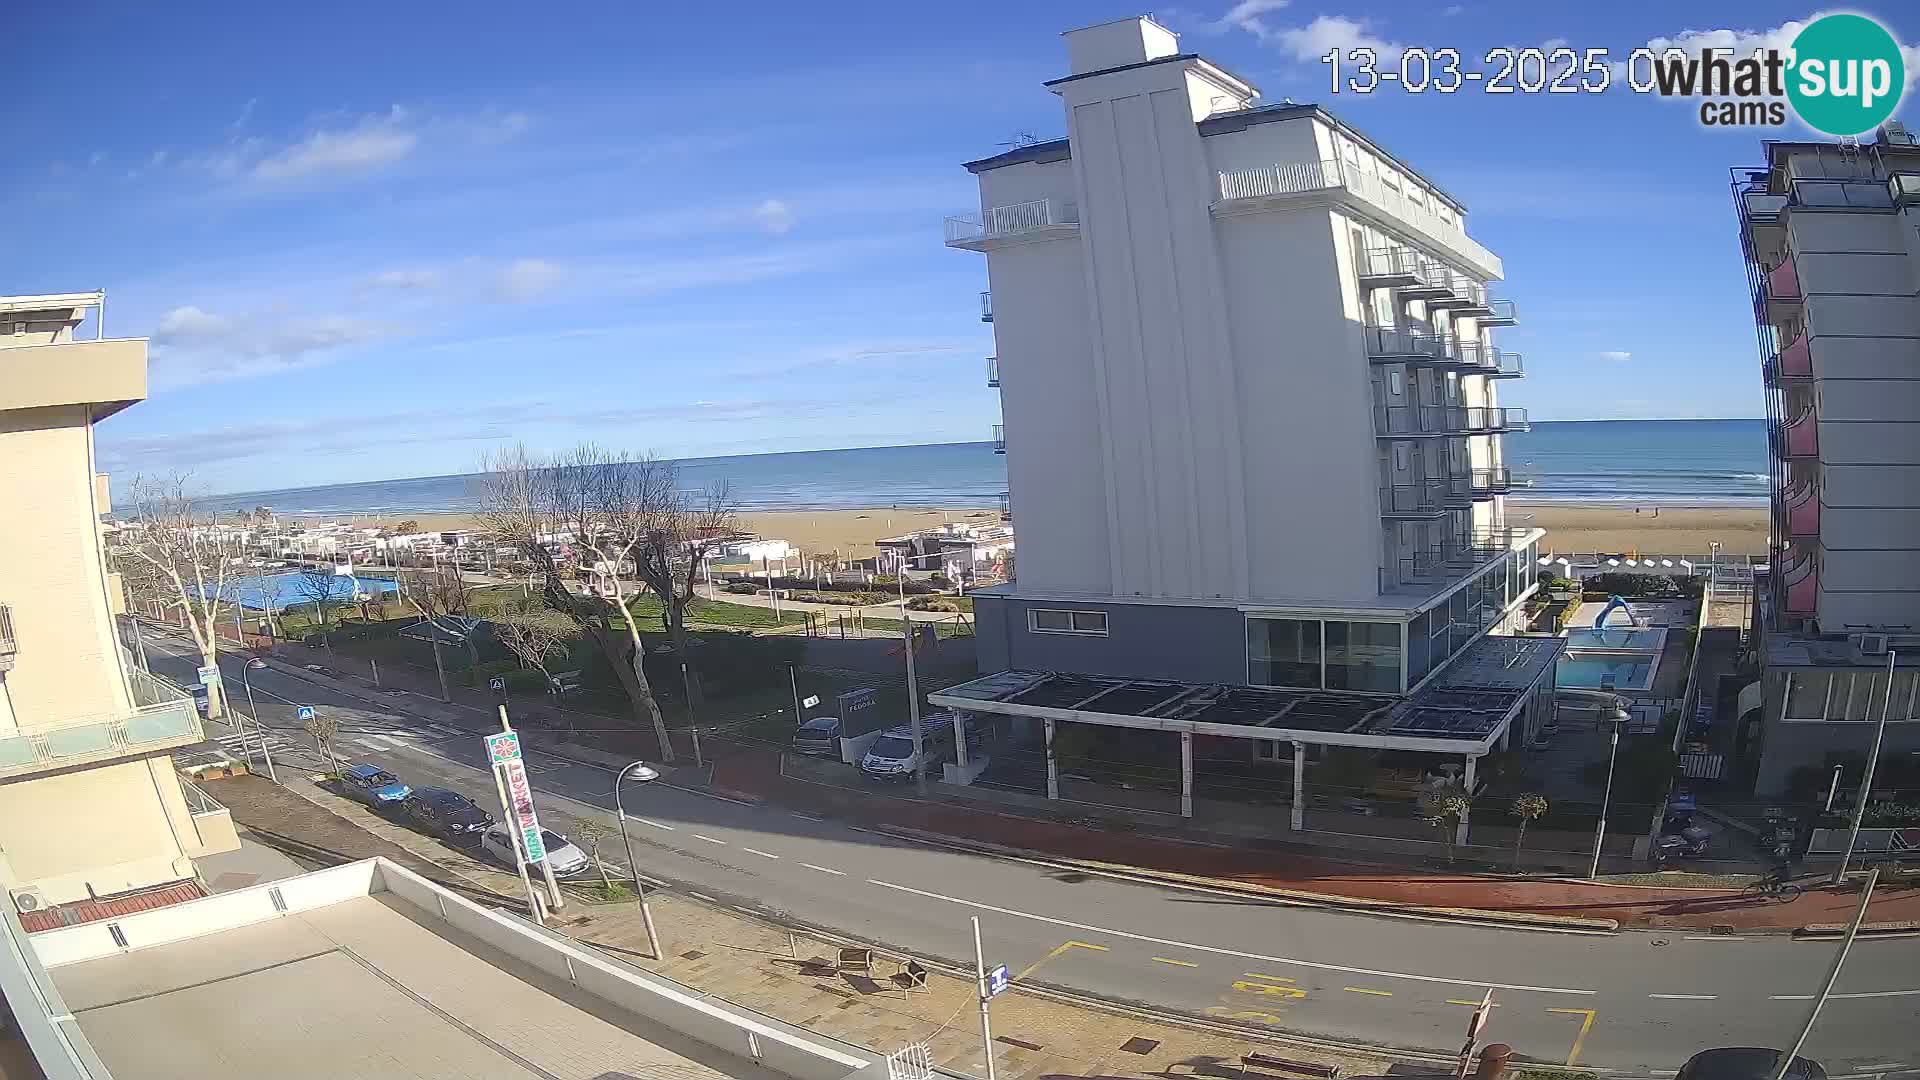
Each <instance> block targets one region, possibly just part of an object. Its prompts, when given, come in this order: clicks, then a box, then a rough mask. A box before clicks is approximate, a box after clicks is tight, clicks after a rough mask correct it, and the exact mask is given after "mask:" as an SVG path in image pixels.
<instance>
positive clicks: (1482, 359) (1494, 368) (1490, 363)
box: [1457, 341, 1527, 379]
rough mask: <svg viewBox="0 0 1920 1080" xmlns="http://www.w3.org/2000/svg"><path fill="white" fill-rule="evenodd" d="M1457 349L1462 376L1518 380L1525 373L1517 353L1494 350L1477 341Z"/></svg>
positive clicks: (1464, 343) (1459, 346)
mask: <svg viewBox="0 0 1920 1080" xmlns="http://www.w3.org/2000/svg"><path fill="white" fill-rule="evenodd" d="M1457 348H1458V349H1459V353H1460V373H1461V374H1463V375H1486V376H1488V377H1490V378H1495V379H1518V378H1520V377H1522V376H1524V375H1525V374H1526V373H1527V372H1526V366H1525V365H1524V364H1523V363H1522V362H1521V359H1520V354H1519V353H1517V352H1507V351H1505V350H1502V349H1496V348H1494V347H1493V346H1491V345H1482V344H1480V343H1479V342H1477V341H1468V342H1462V343H1461V344H1460V345H1458V346H1457Z"/></svg>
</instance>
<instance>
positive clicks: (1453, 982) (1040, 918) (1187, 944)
mask: <svg viewBox="0 0 1920 1080" xmlns="http://www.w3.org/2000/svg"><path fill="white" fill-rule="evenodd" d="M867 884H869V885H878V886H880V887H881V888H883V889H894V890H897V891H899V892H903V893H911V894H913V895H915V896H924V897H926V898H927V899H929V900H945V901H946V902H948V903H950V904H959V905H961V906H962V907H971V908H978V909H980V910H981V911H991V912H995V913H997V914H1000V915H1012V916H1014V917H1015V918H1019V919H1032V920H1033V921H1035V922H1043V923H1051V924H1053V925H1054V926H1065V927H1068V928H1070V929H1073V930H1085V931H1087V932H1088V933H1090V934H1109V935H1111V936H1113V937H1119V938H1128V939H1131V940H1133V941H1145V942H1149V943H1151V944H1154V945H1168V946H1171V947H1173V948H1176V949H1192V950H1194V951H1196V952H1206V953H1213V954H1215V955H1218V956H1238V957H1242V958H1244V959H1248V960H1260V961H1263V962H1266V963H1269V964H1292V965H1294V966H1296V967H1307V968H1315V969H1317V970H1320V971H1340V972H1345V973H1346V974H1349V975H1378V976H1380V977H1382V978H1387V979H1409V980H1412V981H1414V982H1424V983H1437V984H1440V985H1442V986H1467V987H1473V988H1476V989H1482V990H1484V989H1486V988H1488V987H1492V988H1493V989H1495V990H1531V991H1533V992H1535V993H1541V994H1578V995H1580V996H1583V997H1591V996H1593V995H1596V994H1598V993H1599V991H1598V990H1576V989H1572V988H1570V987H1564V986H1528V985H1526V984H1523V983H1497V982H1487V981H1485V980H1484V979H1448V978H1443V977H1441V976H1438V975H1414V974H1410V973H1408V972H1404V971H1377V970H1375V969H1373V968H1357V967H1346V966H1344V965H1342V964H1323V963H1319V962H1317V961H1313V960H1296V959H1293V958H1290V957H1285V956H1265V955H1262V954H1260V953H1248V952H1240V951H1239V950H1237V949H1223V948H1221V947H1219V946H1217V945H1196V944H1194V943H1193V942H1191V941H1176V940H1174V939H1172V938H1158V937H1151V936H1149V935H1146V934H1135V933H1130V932H1128V931H1126V930H1112V929H1109V928H1107V927H1104V926H1093V925H1090V924H1088V923H1077V922H1071V921H1069V920H1066V919H1055V918H1051V917H1049V916H1046V915H1034V914H1030V913H1028V912H1025V911H1015V910H1013V909H1012V908H1003V907H995V906H993V905H992V904H982V903H980V902H979V901H977V900H962V899H960V898H959V897H956V896H942V895H941V894H939V893H934V892H926V891H925V890H922V889H912V888H908V887H907V886H905V885H895V884H894V883H893V882H891V881H880V880H877V879H875V878H868V879H867Z"/></svg>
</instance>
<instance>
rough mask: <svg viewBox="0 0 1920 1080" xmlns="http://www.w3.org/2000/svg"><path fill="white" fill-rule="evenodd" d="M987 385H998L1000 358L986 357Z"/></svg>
mask: <svg viewBox="0 0 1920 1080" xmlns="http://www.w3.org/2000/svg"><path fill="white" fill-rule="evenodd" d="M987 385H988V386H999V385H1000V358H999V357H997V356H989V357H987Z"/></svg>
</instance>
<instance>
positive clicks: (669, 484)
mask: <svg viewBox="0 0 1920 1080" xmlns="http://www.w3.org/2000/svg"><path fill="white" fill-rule="evenodd" d="M634 469H635V470H636V471H637V472H638V474H639V475H638V477H637V478H636V479H637V484H636V486H637V488H638V490H639V492H640V495H641V499H642V506H641V513H640V519H639V520H638V521H637V522H636V526H637V528H636V530H635V531H636V533H637V534H638V536H639V542H638V543H637V544H635V545H634V549H633V556H632V557H633V562H634V571H635V573H636V574H637V575H638V576H639V578H640V580H641V581H643V582H645V583H646V586H647V588H648V589H651V590H652V591H653V595H654V596H655V597H656V598H657V599H659V601H660V613H661V617H662V619H663V620H664V621H665V622H666V625H667V634H668V636H670V637H671V638H673V650H674V652H675V653H676V654H678V658H679V660H680V676H681V679H682V681H683V682H684V683H685V684H686V688H687V697H688V701H687V705H688V707H689V708H691V707H692V705H693V701H692V697H693V685H692V680H691V679H690V678H688V674H687V664H688V663H689V662H690V659H691V657H690V655H689V653H688V650H687V645H688V642H687V606H688V605H689V604H691V603H692V602H693V600H694V596H695V593H694V591H693V585H694V577H695V575H697V574H698V573H699V572H700V567H701V565H702V564H703V563H705V562H706V560H707V556H708V555H710V554H712V553H713V551H714V550H715V549H716V548H718V547H719V546H720V545H721V544H723V543H725V542H726V541H727V540H728V539H729V538H731V537H732V536H733V535H734V534H735V533H736V532H737V531H738V526H737V523H736V522H735V520H734V501H733V494H732V491H731V490H730V489H729V488H728V486H727V485H726V484H725V483H720V484H715V485H712V486H710V487H708V488H707V489H706V490H705V491H700V492H689V491H685V490H683V489H682V488H681V487H680V471H679V469H677V468H675V467H674V464H673V463H672V462H670V461H659V460H656V459H654V458H647V459H644V460H642V461H640V462H637V463H636V464H635V465H634Z"/></svg>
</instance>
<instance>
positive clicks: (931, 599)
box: [907, 596, 973, 611]
mask: <svg viewBox="0 0 1920 1080" xmlns="http://www.w3.org/2000/svg"><path fill="white" fill-rule="evenodd" d="M907 606H908V607H910V608H912V609H913V610H915V611H972V610H973V597H971V596H916V597H913V598H912V599H910V600H908V601H907Z"/></svg>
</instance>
